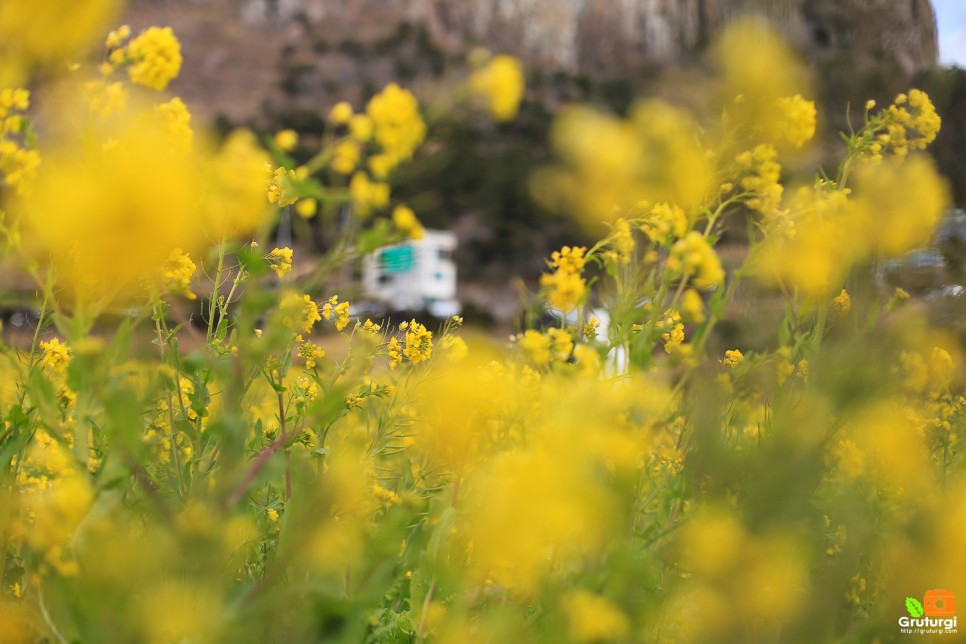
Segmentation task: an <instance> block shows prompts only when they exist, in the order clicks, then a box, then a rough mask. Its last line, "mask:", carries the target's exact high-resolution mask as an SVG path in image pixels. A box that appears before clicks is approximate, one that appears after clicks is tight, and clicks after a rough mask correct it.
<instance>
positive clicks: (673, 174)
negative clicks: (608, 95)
mask: <svg viewBox="0 0 966 644" xmlns="http://www.w3.org/2000/svg"><path fill="white" fill-rule="evenodd" d="M552 144H553V148H554V152H555V153H556V157H557V159H558V162H557V164H556V165H554V166H550V167H547V168H544V169H542V170H541V171H539V172H538V173H537V174H536V175H535V177H534V180H533V184H532V191H533V193H534V196H535V198H536V199H537V200H538V201H540V202H541V203H543V204H544V205H545V206H547V207H549V208H551V209H555V210H561V211H565V212H567V211H569V212H571V213H572V214H574V215H577V216H578V217H579V218H580V219H582V220H583V221H584V223H585V224H587V225H593V224H596V223H597V222H599V221H601V220H606V219H611V218H613V216H614V213H615V212H624V211H626V210H628V209H630V208H632V207H634V206H636V205H637V204H638V203H640V202H642V201H645V202H650V203H661V202H667V203H674V204H677V205H678V206H680V207H681V208H682V209H684V210H685V211H690V210H691V209H692V208H695V207H697V206H699V205H700V204H701V203H703V202H704V200H705V196H706V194H707V193H708V190H709V188H710V186H711V180H712V177H713V166H712V163H711V161H710V159H709V158H708V155H707V153H706V151H705V150H704V149H703V148H702V147H701V146H700V145H699V144H698V142H697V128H696V126H695V124H694V123H693V121H692V120H691V118H690V117H689V116H688V115H687V114H686V113H684V112H682V111H680V110H678V109H676V108H674V107H672V106H670V105H668V104H666V103H663V102H660V101H655V100H649V101H644V102H641V103H638V104H637V105H635V106H634V107H633V108H632V110H631V113H630V118H629V119H627V120H624V119H620V118H617V117H614V116H611V115H608V114H604V113H602V112H599V111H597V110H594V109H591V108H588V107H573V108H569V109H567V110H565V111H564V112H563V113H562V114H561V115H560V116H559V117H558V118H557V119H556V121H555V122H554V126H553V130H552Z"/></svg>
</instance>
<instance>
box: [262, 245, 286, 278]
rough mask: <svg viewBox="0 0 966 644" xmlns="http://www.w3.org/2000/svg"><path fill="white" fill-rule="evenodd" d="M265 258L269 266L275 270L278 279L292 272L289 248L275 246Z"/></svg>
mask: <svg viewBox="0 0 966 644" xmlns="http://www.w3.org/2000/svg"><path fill="white" fill-rule="evenodd" d="M267 259H268V266H269V268H271V269H272V270H273V271H275V274H276V275H278V277H279V279H281V278H283V277H285V276H286V275H288V274H289V273H290V272H292V249H291V248H287V247H286V248H275V249H273V250H272V252H271V253H269V254H268V258H267Z"/></svg>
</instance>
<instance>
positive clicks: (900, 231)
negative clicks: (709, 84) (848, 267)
mask: <svg viewBox="0 0 966 644" xmlns="http://www.w3.org/2000/svg"><path fill="white" fill-rule="evenodd" d="M949 203H950V196H949V189H948V187H947V185H946V183H945V181H944V180H943V179H942V177H940V176H939V173H938V172H937V171H936V169H935V166H934V164H933V163H932V161H931V160H930V159H929V158H928V157H926V156H921V155H915V156H910V157H909V158H908V159H906V160H905V161H904V162H900V163H882V164H877V165H871V164H862V165H860V166H859V167H858V168H857V169H856V173H855V204H856V208H857V213H856V217H857V219H858V220H859V221H860V222H861V227H862V230H861V232H860V234H862V235H863V236H865V237H866V238H867V239H868V243H869V244H870V245H871V246H872V250H873V252H875V253H876V254H878V255H880V256H885V257H896V256H899V255H902V254H904V253H907V252H909V251H911V250H913V249H915V248H920V247H922V246H925V245H926V244H928V242H929V239H930V237H931V236H932V234H933V231H934V230H935V228H936V225H937V224H938V223H939V221H940V219H941V218H942V216H943V214H944V213H945V212H946V209H947V208H948V207H949Z"/></svg>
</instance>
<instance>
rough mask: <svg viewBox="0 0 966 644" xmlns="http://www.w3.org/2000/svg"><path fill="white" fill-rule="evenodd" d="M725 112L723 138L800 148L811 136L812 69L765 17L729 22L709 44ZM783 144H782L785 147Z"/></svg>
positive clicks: (812, 119) (813, 113) (812, 118)
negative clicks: (731, 137) (786, 144)
mask: <svg viewBox="0 0 966 644" xmlns="http://www.w3.org/2000/svg"><path fill="white" fill-rule="evenodd" d="M712 51H713V54H714V57H715V60H716V62H717V65H718V69H719V74H720V77H721V84H720V86H721V94H720V98H719V100H720V102H721V104H722V107H723V109H724V112H725V114H726V115H727V120H726V122H725V129H726V131H725V133H723V135H722V136H725V137H728V136H734V135H738V136H739V137H746V140H748V141H756V142H762V139H764V142H767V143H772V144H779V143H788V144H790V145H791V146H793V147H801V145H803V144H804V143H805V142H806V141H808V140H809V139H811V137H812V135H813V134H814V118H815V112H814V104H812V103H811V101H807V100H805V99H803V98H802V96H803V95H804V96H807V95H809V94H810V93H811V92H810V88H811V84H812V83H811V73H810V72H809V69H808V67H806V66H805V65H804V64H803V62H802V61H801V60H800V59H799V58H798V56H796V55H795V53H794V52H793V51H792V50H791V49H790V48H789V47H788V45H787V44H786V43H785V42H784V41H783V40H782V38H781V37H780V36H779V35H778V34H777V33H775V31H774V30H773V29H772V28H771V27H770V26H769V25H768V24H767V23H766V22H764V21H762V20H757V19H754V18H744V19H739V20H735V21H734V22H732V23H731V24H730V25H729V26H728V27H727V28H726V29H725V30H724V31H723V32H722V33H721V34H720V36H718V38H717V40H716V41H715V42H714V43H713V45H712ZM786 147H787V146H786Z"/></svg>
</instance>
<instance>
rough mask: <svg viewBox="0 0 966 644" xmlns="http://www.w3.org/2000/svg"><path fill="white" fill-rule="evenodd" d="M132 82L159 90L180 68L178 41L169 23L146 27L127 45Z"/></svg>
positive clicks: (129, 74)
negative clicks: (161, 25)
mask: <svg viewBox="0 0 966 644" xmlns="http://www.w3.org/2000/svg"><path fill="white" fill-rule="evenodd" d="M126 50H127V58H128V60H130V62H131V66H130V67H129V68H128V76H130V78H131V82H133V83H137V84H138V85H144V86H145V87H150V88H151V89H156V90H158V91H161V90H163V89H164V88H166V87H167V86H168V83H169V82H171V80H172V79H174V78H175V77H176V76H177V75H178V73H179V72H180V71H181V44H180V43H179V42H178V39H177V38H176V37H175V35H174V32H173V31H172V30H171V27H163V28H162V27H149V28H148V29H146V30H145V31H143V32H141V33H140V34H139V35H138V36H136V37H135V38H133V39H132V40H131V42H130V43H128V45H127V48H126Z"/></svg>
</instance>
